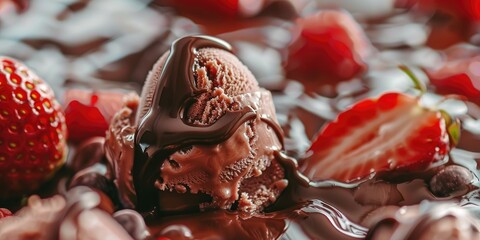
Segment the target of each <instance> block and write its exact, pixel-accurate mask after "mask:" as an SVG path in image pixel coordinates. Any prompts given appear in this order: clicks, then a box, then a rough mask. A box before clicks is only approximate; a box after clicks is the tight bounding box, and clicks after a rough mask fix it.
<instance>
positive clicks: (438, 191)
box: [430, 165, 473, 197]
mask: <svg viewBox="0 0 480 240" xmlns="http://www.w3.org/2000/svg"><path fill="white" fill-rule="evenodd" d="M472 180H473V174H472V173H471V172H470V171H469V170H468V169H466V168H464V167H460V166H456V165H452V166H448V167H446V168H444V169H442V170H440V171H439V172H438V173H437V174H436V175H435V176H433V177H432V179H431V180H430V190H431V191H432V193H433V194H435V196H437V197H454V196H458V195H461V194H463V193H465V192H466V191H467V190H468V189H469V185H470V183H471V182H472Z"/></svg>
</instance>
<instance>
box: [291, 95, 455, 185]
mask: <svg viewBox="0 0 480 240" xmlns="http://www.w3.org/2000/svg"><path fill="white" fill-rule="evenodd" d="M449 121H450V120H448V121H447V120H446V119H445V116H444V114H442V112H440V111H435V110H431V109H427V108H424V107H422V106H420V104H419V99H418V98H417V97H413V96H409V95H406V94H403V93H386V94H384V95H382V96H380V97H379V98H378V99H366V100H363V101H360V102H358V103H356V104H355V105H353V106H352V107H351V108H350V109H348V110H346V111H345V112H342V113H340V114H339V115H338V117H337V119H335V120H334V121H333V122H331V123H329V124H327V125H326V126H325V127H324V128H323V130H322V131H321V132H320V134H319V135H318V137H317V138H316V140H315V141H314V142H313V144H312V146H311V147H310V151H311V155H310V156H309V157H307V158H306V159H304V161H303V163H302V165H301V166H300V170H301V171H302V172H303V173H305V175H306V176H308V177H310V178H311V179H313V180H329V179H330V180H337V181H342V182H352V181H355V180H358V179H361V178H365V177H368V176H369V175H370V174H372V173H379V172H386V171H395V170H410V171H411V170H413V171H416V170H422V169H424V168H425V167H426V166H428V165H429V164H430V163H432V162H435V161H438V160H441V159H443V158H444V157H445V155H446V154H447V153H448V151H449V149H450V140H451V138H450V137H449V133H451V132H450V131H447V129H448V130H450V125H449V124H447V122H449ZM455 133H456V132H455ZM452 136H453V134H452ZM451 141H452V142H455V140H454V139H453V140H451Z"/></svg>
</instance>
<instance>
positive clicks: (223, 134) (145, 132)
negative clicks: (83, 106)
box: [106, 36, 287, 211]
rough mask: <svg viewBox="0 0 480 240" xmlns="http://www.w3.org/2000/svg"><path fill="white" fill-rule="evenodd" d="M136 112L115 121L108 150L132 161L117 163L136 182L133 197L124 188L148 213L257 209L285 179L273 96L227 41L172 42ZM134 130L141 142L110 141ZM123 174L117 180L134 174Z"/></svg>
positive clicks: (204, 38) (196, 39) (273, 196)
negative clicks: (276, 152)
mask: <svg viewBox="0 0 480 240" xmlns="http://www.w3.org/2000/svg"><path fill="white" fill-rule="evenodd" d="M133 114H134V112H133V111H124V112H123V114H122V115H123V116H120V115H119V116H116V117H115V118H114V120H113V122H112V125H111V128H110V131H109V134H107V144H106V152H107V158H109V161H110V162H112V163H113V165H116V166H119V165H121V164H123V165H125V166H127V168H129V169H128V170H130V167H129V166H131V171H123V170H122V169H118V168H117V173H118V172H124V173H128V172H131V176H132V179H133V185H132V186H131V187H126V188H124V189H125V190H126V192H127V194H124V193H122V188H119V193H120V195H124V196H126V197H123V198H122V196H121V198H122V199H127V200H126V201H124V202H131V203H133V204H135V205H136V206H135V207H136V208H137V209H139V210H141V211H149V210H152V209H153V208H157V209H160V210H162V211H184V210H191V209H204V208H222V209H232V208H237V209H239V210H241V211H259V210H261V209H263V208H264V207H266V206H268V205H269V204H270V203H272V202H274V201H275V200H276V198H277V197H278V195H279V194H280V193H281V191H282V190H283V189H284V188H285V187H286V186H287V180H286V179H284V170H283V168H282V167H281V166H280V164H279V163H278V162H277V160H276V159H275V155H274V152H275V151H279V150H281V149H282V148H283V143H282V142H283V139H282V138H283V134H282V131H281V129H280V127H279V126H278V123H277V121H276V117H275V109H274V106H273V102H272V99H271V94H270V92H268V91H267V90H264V89H262V88H260V87H259V86H258V83H257V81H256V80H255V77H254V76H253V75H252V74H251V72H250V71H249V70H248V69H247V68H246V67H245V66H244V65H243V64H242V63H241V62H240V61H239V60H238V59H237V58H236V57H235V56H234V55H233V54H232V53H231V47H230V45H229V44H227V43H226V42H224V41H222V40H219V39H216V38H212V37H207V36H191V37H185V38H181V39H179V40H177V41H176V42H174V43H173V45H172V47H171V49H170V51H169V52H167V53H166V54H165V55H164V56H162V57H161V58H160V59H159V60H158V62H157V63H156V64H155V65H154V67H153V69H152V71H151V72H150V74H149V76H148V77H147V80H146V83H145V85H144V89H143V93H142V97H141V100H140V104H139V106H138V111H137V113H136V119H135V120H133V119H134V118H133ZM121 119H123V120H121ZM115 126H116V127H115ZM112 127H113V128H114V129H112ZM132 128H134V129H135V128H136V131H135V133H134V140H132V139H131V140H132V141H128V143H125V144H124V146H126V147H124V146H122V147H118V144H119V143H118V141H110V140H109V139H111V138H116V139H122V137H119V136H120V135H121V134H122V133H121V132H122V131H115V129H132ZM128 132H129V133H130V134H131V131H128ZM129 133H126V134H127V135H128V134H129ZM130 136H132V135H130ZM123 139H125V138H123ZM109 142H112V143H109ZM115 142H117V143H115ZM124 142H125V141H124ZM115 145H117V146H115ZM128 146H130V147H128ZM113 148H115V149H117V151H112V149H113ZM132 148H133V150H134V159H133V162H131V163H129V162H130V161H131V160H128V159H125V158H128V157H126V156H125V154H127V156H128V155H129V154H130V156H131V155H132V153H131V150H132ZM128 149H130V150H128ZM113 152H116V153H113ZM119 152H122V153H121V154H119ZM120 156H121V157H120ZM112 158H116V159H112ZM115 162H118V163H117V164H115ZM125 163H127V164H125ZM116 175H117V176H116V178H117V180H116V182H117V183H116V184H117V185H122V184H120V181H118V180H119V179H120V178H122V179H128V178H124V177H122V174H116ZM132 187H133V188H134V189H135V190H134V194H133V195H132V194H131V193H132V191H131V189H132ZM128 189H130V190H128ZM128 196H130V198H129V197H128ZM132 198H133V199H132Z"/></svg>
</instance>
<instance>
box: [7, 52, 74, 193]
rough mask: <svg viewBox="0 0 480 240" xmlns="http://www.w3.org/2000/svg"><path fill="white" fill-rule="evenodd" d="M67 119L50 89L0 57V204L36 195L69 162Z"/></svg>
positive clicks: (38, 79)
mask: <svg viewBox="0 0 480 240" xmlns="http://www.w3.org/2000/svg"><path fill="white" fill-rule="evenodd" d="M64 121H65V120H64V114H63V112H62V110H61V108H60V105H59V103H58V102H57V101H56V100H55V98H54V94H53V91H52V90H51V89H50V87H49V86H48V85H47V84H46V83H45V82H44V81H43V80H41V79H40V78H39V77H38V76H37V75H35V74H34V73H33V72H32V71H31V70H29V69H28V68H27V67H26V66H25V65H23V64H22V63H20V62H18V61H17V60H14V59H11V58H6V57H0V186H2V187H1V188H0V198H5V197H13V196H18V195H21V194H25V193H29V192H32V191H35V190H36V189H38V188H39V187H40V185H41V184H42V183H44V182H45V181H47V180H48V179H49V178H51V177H52V176H53V174H54V172H55V171H56V170H57V169H58V168H60V167H61V166H62V164H63V163H64V160H65V156H66V147H65V137H66V127H65V123H64Z"/></svg>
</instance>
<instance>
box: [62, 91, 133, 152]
mask: <svg viewBox="0 0 480 240" xmlns="http://www.w3.org/2000/svg"><path fill="white" fill-rule="evenodd" d="M65 96H66V99H65V104H67V107H66V109H65V118H66V123H67V128H68V133H69V139H68V140H69V141H71V142H73V143H80V142H82V141H85V140H87V139H89V138H91V137H96V136H100V137H104V136H105V132H106V131H107V129H108V125H109V123H110V120H111V119H112V117H113V115H114V114H115V113H116V112H117V111H118V110H120V108H122V106H123V105H124V101H123V98H124V97H125V94H123V93H120V92H114V91H96V92H94V91H91V90H80V89H71V90H68V91H67V92H66V94H65Z"/></svg>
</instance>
